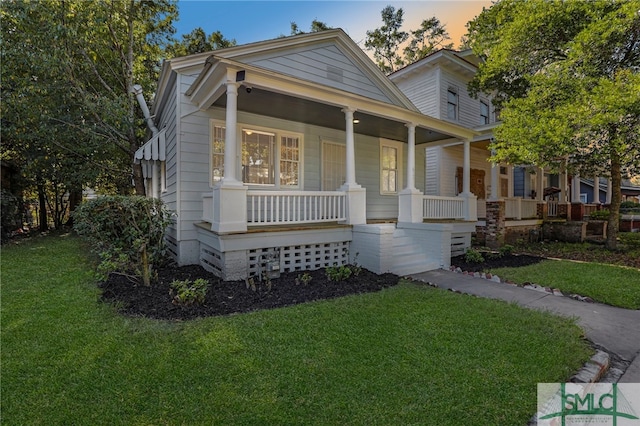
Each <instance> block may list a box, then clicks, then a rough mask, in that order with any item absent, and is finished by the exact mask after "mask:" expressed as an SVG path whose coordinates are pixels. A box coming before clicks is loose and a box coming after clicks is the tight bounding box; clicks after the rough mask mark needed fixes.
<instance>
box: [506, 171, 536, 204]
mask: <svg viewBox="0 0 640 426" xmlns="http://www.w3.org/2000/svg"><path fill="white" fill-rule="evenodd" d="M513 168H514V167H513V166H512V165H508V166H507V179H508V184H509V186H508V187H507V197H509V198H513ZM529 180H531V179H529ZM525 198H526V196H525Z"/></svg>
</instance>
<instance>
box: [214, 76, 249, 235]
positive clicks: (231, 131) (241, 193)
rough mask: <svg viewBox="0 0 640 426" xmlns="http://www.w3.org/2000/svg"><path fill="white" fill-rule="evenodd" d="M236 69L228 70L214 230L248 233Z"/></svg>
mask: <svg viewBox="0 0 640 426" xmlns="http://www.w3.org/2000/svg"><path fill="white" fill-rule="evenodd" d="M236 73H237V71H236V70H233V69H229V70H227V83H226V85H227V106H226V122H225V138H224V176H223V178H222V181H221V182H220V183H219V184H217V185H215V186H214V188H213V200H212V201H213V208H212V211H213V222H212V224H211V230H213V231H215V232H217V233H220V234H225V233H230V232H246V231H247V190H248V188H247V187H246V186H244V185H243V184H242V181H240V180H238V167H237V162H236V160H237V158H236V156H237V152H238V140H237V127H238V86H239V83H237V82H236Z"/></svg>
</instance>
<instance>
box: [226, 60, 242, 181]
mask: <svg viewBox="0 0 640 426" xmlns="http://www.w3.org/2000/svg"><path fill="white" fill-rule="evenodd" d="M239 85H240V83H236V72H235V71H232V70H228V73H227V108H226V122H225V138H224V177H223V178H222V184H223V185H224V186H226V185H242V182H240V181H239V180H238V168H237V165H236V153H237V152H238V140H237V127H238V86H239Z"/></svg>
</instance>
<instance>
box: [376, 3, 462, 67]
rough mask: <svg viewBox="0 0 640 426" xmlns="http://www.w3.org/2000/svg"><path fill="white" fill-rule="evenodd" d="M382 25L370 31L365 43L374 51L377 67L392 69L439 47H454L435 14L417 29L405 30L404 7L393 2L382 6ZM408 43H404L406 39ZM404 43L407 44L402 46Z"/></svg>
mask: <svg viewBox="0 0 640 426" xmlns="http://www.w3.org/2000/svg"><path fill="white" fill-rule="evenodd" d="M381 15H382V23H383V25H382V26H381V27H380V28H376V29H375V30H372V31H367V37H366V39H365V43H364V45H365V47H366V48H367V50H372V51H373V57H374V58H375V60H376V64H377V65H378V67H379V68H380V69H381V70H382V71H383V72H385V73H391V72H394V71H396V70H398V69H399V68H401V67H403V66H404V65H407V64H411V63H413V62H415V61H418V60H420V59H422V58H424V57H425V56H427V55H429V54H431V53H433V52H435V51H436V50H438V49H443V48H444V49H451V48H452V47H453V43H450V42H448V43H447V41H449V40H450V38H449V33H448V32H447V30H446V29H445V26H444V24H442V23H441V22H440V20H439V19H438V18H436V17H435V16H434V17H432V18H429V19H425V20H423V21H422V23H421V24H420V27H419V28H418V29H416V30H410V31H409V32H406V31H402V30H401V27H402V24H403V22H404V11H403V10H402V8H399V9H398V10H396V9H395V8H394V7H393V6H387V7H385V8H384V9H382V12H381ZM407 41H408V43H407V44H406V45H405V43H406V42H407ZM401 46H404V48H402V47H401Z"/></svg>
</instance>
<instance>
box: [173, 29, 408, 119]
mask: <svg viewBox="0 0 640 426" xmlns="http://www.w3.org/2000/svg"><path fill="white" fill-rule="evenodd" d="M212 56H214V57H215V58H216V59H219V60H225V59H226V60H230V61H234V62H238V63H242V64H247V65H251V66H253V67H258V68H263V69H265V70H268V71H273V72H277V73H280V74H284V75H289V76H292V77H296V78H302V79H308V80H309V81H312V82H314V83H319V84H323V85H326V86H329V87H333V88H336V89H340V90H344V91H347V92H351V93H355V94H358V95H361V96H365V97H370V98H372V99H376V100H379V101H383V102H386V103H390V104H393V105H397V106H402V107H404V108H407V109H410V110H413V111H417V108H416V107H415V106H414V105H413V103H412V102H411V101H410V100H409V99H408V98H407V97H406V96H405V94H404V93H403V92H402V91H401V90H400V89H398V87H397V86H396V85H395V84H393V83H392V82H391V81H390V80H389V79H388V78H387V77H386V75H385V74H384V73H383V72H382V71H381V70H380V69H379V68H378V67H377V66H376V65H375V64H374V63H373V62H372V61H371V59H370V58H369V57H368V56H367V55H366V54H365V53H364V52H363V51H362V49H361V48H360V47H359V46H358V45H357V44H356V43H355V42H354V41H353V40H352V39H351V38H350V37H349V36H348V35H347V34H346V33H345V32H344V31H343V30H342V29H339V28H338V29H333V30H327V31H321V32H316V33H308V34H299V35H295V36H290V37H282V38H276V39H272V40H266V41H259V42H255V43H249V44H245V45H241V46H234V47H229V48H225V49H219V50H216V51H212V52H205V53H199V54H196V55H190V56H184V57H180V58H175V59H172V60H171V61H169V62H170V65H171V69H173V70H176V71H179V70H181V69H184V68H189V67H193V66H205V63H206V62H207V61H211V59H210V58H211V57H212ZM289 64H292V66H289ZM332 64H339V65H338V66H333V65H332ZM301 69H302V70H304V71H305V72H306V73H307V74H306V76H304V77H301V76H300V70H301Z"/></svg>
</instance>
